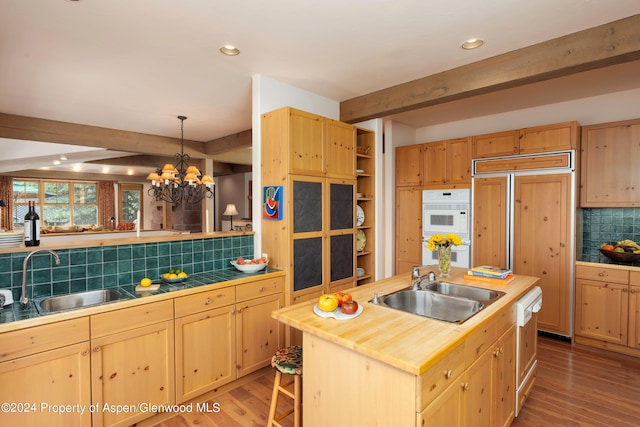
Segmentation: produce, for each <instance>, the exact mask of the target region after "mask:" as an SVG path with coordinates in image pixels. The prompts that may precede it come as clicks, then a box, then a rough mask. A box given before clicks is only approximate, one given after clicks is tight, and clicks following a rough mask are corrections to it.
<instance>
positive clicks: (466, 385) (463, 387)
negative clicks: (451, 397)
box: [462, 383, 469, 391]
mask: <svg viewBox="0 0 640 427" xmlns="http://www.w3.org/2000/svg"><path fill="white" fill-rule="evenodd" d="M462 389H463V390H464V391H469V383H464V384H462Z"/></svg>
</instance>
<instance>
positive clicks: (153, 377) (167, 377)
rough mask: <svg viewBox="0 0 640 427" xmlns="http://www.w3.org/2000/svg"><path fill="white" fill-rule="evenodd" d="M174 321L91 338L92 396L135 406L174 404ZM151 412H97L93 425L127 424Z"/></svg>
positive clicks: (101, 402)
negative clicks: (142, 403)
mask: <svg viewBox="0 0 640 427" xmlns="http://www.w3.org/2000/svg"><path fill="white" fill-rule="evenodd" d="M173 339H174V334H173V321H166V322H161V323H157V324H153V325H148V326H143V327H140V328H137V329H133V330H129V331H126V332H120V333H117V334H113V335H107V336H104V337H100V338H97V339H95V340H91V398H92V401H93V403H94V404H99V405H104V404H108V405H110V406H113V407H114V408H115V407H117V406H118V405H123V406H127V407H129V406H131V407H135V406H136V405H138V404H139V403H140V402H144V403H145V404H149V405H163V404H164V405H172V404H173V403H174V402H175V394H174V341H173ZM149 415H150V414H149V412H147V411H141V412H120V413H117V412H115V411H97V412H94V413H93V426H115V425H117V426H128V425H131V424H133V423H135V422H137V421H140V420H142V419H145V418H148V417H149Z"/></svg>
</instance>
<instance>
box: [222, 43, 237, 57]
mask: <svg viewBox="0 0 640 427" xmlns="http://www.w3.org/2000/svg"><path fill="white" fill-rule="evenodd" d="M220 52H222V53H223V54H224V55H227V56H236V55H240V50H239V49H238V48H237V47H235V46H233V45H230V44H226V45H224V46H222V47H221V48H220Z"/></svg>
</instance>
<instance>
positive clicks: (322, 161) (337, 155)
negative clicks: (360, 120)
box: [267, 108, 355, 178]
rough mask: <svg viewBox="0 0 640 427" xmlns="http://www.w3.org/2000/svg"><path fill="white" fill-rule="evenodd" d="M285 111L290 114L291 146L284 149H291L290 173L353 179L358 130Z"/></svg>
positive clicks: (305, 114)
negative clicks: (356, 133)
mask: <svg viewBox="0 0 640 427" xmlns="http://www.w3.org/2000/svg"><path fill="white" fill-rule="evenodd" d="M286 110H287V111H288V113H289V123H288V131H289V141H288V142H289V144H284V145H285V147H284V148H286V146H289V147H290V151H289V172H290V173H295V174H301V175H315V176H328V177H335V178H353V177H354V175H355V157H354V155H355V128H354V127H353V126H352V125H349V124H347V123H342V122H339V121H336V120H332V119H328V118H326V117H321V116H318V115H315V114H311V113H307V112H305V111H301V110H296V109H294V108H286ZM267 114H270V113H267ZM283 125H285V126H286V124H284V123H283Z"/></svg>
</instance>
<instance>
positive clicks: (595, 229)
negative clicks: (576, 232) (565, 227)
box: [579, 208, 640, 266]
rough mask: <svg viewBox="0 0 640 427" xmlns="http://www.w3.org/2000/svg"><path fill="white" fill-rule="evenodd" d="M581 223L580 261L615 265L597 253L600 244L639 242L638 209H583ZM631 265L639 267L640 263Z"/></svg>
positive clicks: (639, 210) (639, 214)
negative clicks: (624, 241) (626, 240)
mask: <svg viewBox="0 0 640 427" xmlns="http://www.w3.org/2000/svg"><path fill="white" fill-rule="evenodd" d="M582 222H583V227H582V253H581V254H580V258H579V259H580V260H581V261H588V262H600V263H609V264H612V263H615V262H614V261H612V260H610V259H609V258H607V257H605V256H604V255H602V254H601V253H600V251H598V249H599V248H600V245H601V244H603V243H611V242H619V241H620V240H624V239H631V240H633V241H636V242H639V241H640V209H636V208H592V209H586V208H583V209H582ZM626 265H629V264H626ZM631 265H635V266H640V262H634V263H632V264H631Z"/></svg>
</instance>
